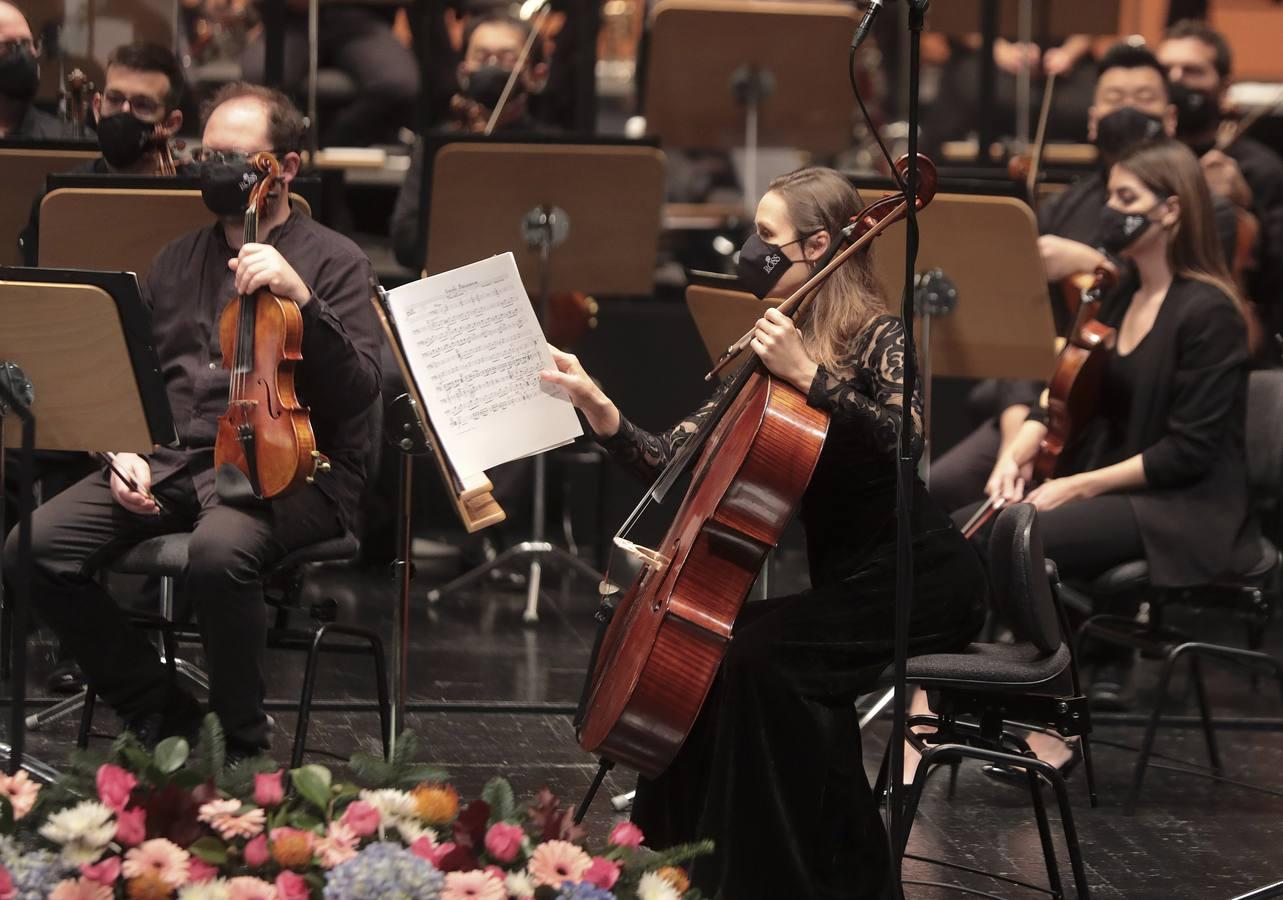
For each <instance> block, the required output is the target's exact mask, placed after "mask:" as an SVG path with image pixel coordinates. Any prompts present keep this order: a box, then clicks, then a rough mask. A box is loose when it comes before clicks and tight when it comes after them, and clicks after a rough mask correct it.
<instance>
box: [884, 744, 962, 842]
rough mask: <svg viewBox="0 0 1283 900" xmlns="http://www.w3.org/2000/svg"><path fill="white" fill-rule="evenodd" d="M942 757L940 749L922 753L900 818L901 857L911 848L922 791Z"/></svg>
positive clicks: (934, 748) (927, 749)
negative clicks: (902, 836)
mask: <svg viewBox="0 0 1283 900" xmlns="http://www.w3.org/2000/svg"><path fill="white" fill-rule="evenodd" d="M946 752H948V753H950V754H952V753H953V751H946ZM888 755H889V754H888ZM940 755H942V754H941V752H940V749H939V748H938V747H927V748H926V750H925V751H923V753H922V759H921V760H919V761H918V770H917V771H916V772H914V773H913V783H912V784H910V785H909V792H908V793H907V794H906V795H905V797H904V811H903V813H902V815H901V816H900V822H901V823H902V824H903V826H904V839H903V840H902V841H901V842H900V855H901V856H903V855H904V851H905V848H906V847H908V846H909V835H910V834H911V833H912V832H913V820H914V819H915V818H917V815H918V804H919V803H920V802H921V800H922V791H923V790H924V789H925V788H926V786H927V777H928V776H929V775H930V774H931V767H932V766H934V765H935V764H936V757H937V756H940Z"/></svg>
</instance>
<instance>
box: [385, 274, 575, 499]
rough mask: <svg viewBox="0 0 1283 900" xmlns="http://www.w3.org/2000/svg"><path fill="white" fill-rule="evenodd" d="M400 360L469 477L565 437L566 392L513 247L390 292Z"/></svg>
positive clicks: (568, 434) (570, 421)
mask: <svg viewBox="0 0 1283 900" xmlns="http://www.w3.org/2000/svg"><path fill="white" fill-rule="evenodd" d="M388 307H389V309H390V310H391V312H392V317H393V319H394V320H395V322H396V326H397V330H398V331H399V332H400V335H401V344H402V346H403V347H404V348H405V354H406V358H407V359H406V361H407V363H408V364H409V367H410V372H411V374H412V375H413V376H414V380H415V382H417V383H418V386H419V390H420V392H422V394H423V402H424V404H426V406H427V412H428V416H429V418H430V419H431V420H432V424H433V426H434V428H435V429H436V432H437V436H438V438H439V439H440V441H441V444H442V449H443V450H444V451H445V453H446V455H447V456H448V457H449V458H450V461H451V463H452V464H453V465H454V468H455V471H456V472H458V474H459V475H460V476H461V477H463V478H466V477H468V476H469V475H474V474H479V473H481V472H484V471H485V470H486V469H490V468H493V467H494V466H497V465H500V464H502V463H506V462H511V461H512V460H514V459H520V458H521V457H523V456H531V455H533V454H535V453H542V452H543V451H545V450H551V449H553V448H554V447H560V446H562V445H564V444H568V443H570V442H571V441H572V440H574V439H575V438H576V437H578V436H579V435H581V434H583V429H582V428H581V427H580V425H579V419H578V417H577V416H576V415H575V411H574V407H573V406H572V405H571V403H570V398H569V397H568V396H567V395H566V392H565V391H564V390H562V389H561V388H558V387H555V386H553V385H549V384H545V383H544V382H542V381H540V380H539V372H540V370H541V369H552V368H555V366H554V365H553V361H552V354H550V353H549V352H548V344H547V342H546V341H545V340H544V336H543V331H542V330H540V328H539V320H538V319H537V318H536V317H535V311H534V307H533V306H532V305H531V303H530V298H529V296H527V294H526V289H525V287H524V286H523V285H522V283H521V274H520V273H519V272H518V271H517V262H516V260H515V258H514V257H513V255H512V254H511V253H505V254H503V255H501V256H492V257H490V258H489V259H484V260H482V261H480V262H475V263H472V264H471V265H467V266H463V267H461V268H458V269H453V270H451V271H449V272H443V273H441V274H440V275H433V276H431V277H429V278H423V279H420V280H419V281H415V282H412V283H410V284H407V285H404V286H402V287H399V288H396V289H394V290H392V291H389V292H388Z"/></svg>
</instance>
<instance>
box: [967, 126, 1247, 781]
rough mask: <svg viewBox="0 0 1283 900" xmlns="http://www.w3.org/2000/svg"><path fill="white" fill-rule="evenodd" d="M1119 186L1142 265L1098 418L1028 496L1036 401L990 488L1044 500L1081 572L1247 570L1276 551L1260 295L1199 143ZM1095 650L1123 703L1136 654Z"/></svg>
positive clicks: (1122, 220)
mask: <svg viewBox="0 0 1283 900" xmlns="http://www.w3.org/2000/svg"><path fill="white" fill-rule="evenodd" d="M1108 191H1109V200H1108V204H1107V205H1106V206H1105V208H1104V209H1103V210H1102V211H1101V213H1100V240H1101V243H1102V244H1103V245H1104V247H1105V248H1106V249H1107V250H1108V251H1109V252H1110V253H1111V254H1113V255H1116V256H1118V257H1120V258H1121V259H1123V260H1125V261H1126V262H1127V263H1128V264H1129V268H1128V272H1127V273H1125V275H1124V278H1123V281H1122V282H1121V283H1120V289H1119V290H1118V291H1116V292H1115V293H1114V294H1113V295H1112V299H1107V300H1106V302H1105V304H1104V308H1103V309H1102V311H1101V313H1100V315H1099V316H1098V317H1097V318H1098V319H1099V320H1100V321H1101V322H1103V323H1104V324H1105V325H1109V326H1111V327H1113V328H1115V329H1117V341H1116V344H1115V345H1114V347H1113V348H1111V349H1110V350H1109V352H1108V356H1107V363H1106V374H1105V376H1104V379H1103V385H1102V388H1101V396H1100V401H1099V404H1098V406H1097V410H1096V416H1095V418H1094V419H1093V420H1092V421H1091V422H1090V423H1089V425H1088V427H1087V431H1086V433H1085V434H1083V435H1081V436H1075V441H1076V447H1077V448H1078V449H1077V450H1076V452H1074V453H1072V454H1067V455H1062V456H1061V458H1060V465H1061V468H1060V471H1061V472H1062V473H1064V474H1062V476H1061V477H1057V478H1053V479H1049V480H1047V481H1044V482H1043V483H1042V484H1041V485H1038V486H1037V487H1035V488H1033V490H1032V491H1029V492H1028V493H1026V491H1027V489H1028V488H1029V486H1030V479H1031V468H1030V467H1031V464H1032V462H1033V459H1034V456H1035V454H1036V453H1037V451H1038V447H1039V442H1040V441H1041V440H1042V438H1043V437H1044V435H1046V434H1047V425H1046V424H1045V417H1044V415H1043V414H1042V411H1041V409H1040V408H1038V407H1035V408H1034V411H1033V412H1032V413H1031V414H1030V416H1029V419H1028V421H1026V422H1025V423H1024V424H1023V425H1022V426H1021V428H1020V430H1019V432H1018V433H1017V435H1016V437H1015V439H1014V440H1013V441H1012V442H1011V443H1010V444H1009V445H1008V446H1007V448H1006V449H1005V450H1004V451H1003V453H1002V455H1001V456H1000V457H999V459H998V462H997V464H996V465H995V466H994V469H993V473H992V475H991V476H990V479H989V483H988V485H987V486H986V493H987V494H988V495H989V496H991V497H1000V498H1002V499H1003V500H1006V501H1018V500H1020V499H1022V498H1023V499H1025V500H1028V501H1029V502H1031V503H1033V504H1034V505H1035V506H1036V507H1037V508H1038V510H1039V521H1040V524H1041V526H1042V535H1043V541H1044V544H1045V547H1046V551H1047V556H1048V558H1050V559H1052V560H1054V561H1055V562H1056V565H1057V566H1058V567H1059V570H1060V575H1061V577H1062V578H1063V579H1065V580H1066V581H1067V582H1072V581H1081V580H1089V579H1091V578H1094V577H1095V576H1098V575H1100V574H1102V573H1103V572H1105V571H1106V570H1107V569H1109V568H1112V567H1113V566H1116V565H1119V564H1121V563H1124V562H1127V561H1129V560H1134V559H1144V560H1146V561H1147V562H1148V563H1149V572H1150V581H1151V583H1152V584H1153V585H1154V586H1155V587H1158V588H1181V587H1187V586H1191V585H1200V584H1208V583H1212V582H1215V581H1216V580H1217V579H1218V578H1220V577H1224V576H1242V575H1245V574H1247V573H1249V572H1251V571H1253V570H1255V569H1257V568H1259V566H1260V563H1261V546H1260V544H1261V541H1260V533H1259V527H1258V525H1257V523H1256V520H1255V518H1254V516H1253V513H1252V509H1251V503H1250V500H1249V497H1248V489H1247V463H1246V457H1245V450H1244V427H1245V424H1244V423H1245V416H1246V402H1247V373H1248V347H1247V331H1246V322H1245V318H1244V308H1245V303H1244V301H1243V298H1242V297H1241V296H1240V295H1239V293H1238V290H1237V288H1236V287H1235V285H1234V282H1233V280H1232V278H1231V277H1230V274H1229V271H1228V270H1227V269H1226V266H1225V262H1224V259H1223V257H1222V254H1221V252H1220V247H1219V246H1218V242H1217V239H1216V236H1215V234H1214V233H1213V229H1212V228H1211V224H1210V223H1211V222H1212V215H1211V195H1210V193H1209V191H1208V187H1207V183H1206V181H1205V179H1204V178H1203V173H1202V170H1201V167H1200V166H1199V162H1198V160H1197V159H1196V158H1195V156H1194V154H1193V153H1191V152H1190V151H1189V149H1188V148H1186V147H1185V146H1184V145H1183V144H1181V143H1179V142H1177V141H1174V140H1171V139H1167V138H1160V139H1157V140H1155V141H1151V142H1146V143H1143V144H1140V145H1137V146H1134V147H1132V148H1131V149H1129V150H1128V151H1126V152H1125V153H1124V154H1123V155H1122V156H1121V157H1120V158H1119V159H1118V160H1117V161H1116V162H1115V164H1114V166H1113V167H1112V168H1111V170H1110V173H1109V182H1108ZM1131 602H1132V603H1133V604H1134V603H1135V599H1134V598H1133V599H1132V601H1131ZM1097 611H1098V612H1103V611H1106V610H1097ZM1108 611H1110V612H1116V613H1119V614H1123V615H1127V614H1134V613H1135V611H1136V610H1135V608H1134V606H1133V608H1131V609H1118V608H1113V609H1110V610H1108ZM1085 655H1089V656H1090V657H1091V661H1090V663H1089V666H1090V668H1089V671H1090V672H1091V681H1092V684H1091V688H1090V689H1089V693H1090V695H1091V699H1092V701H1093V703H1094V704H1095V705H1096V706H1098V707H1100V708H1114V709H1117V708H1119V707H1120V706H1122V705H1123V703H1124V702H1125V695H1126V690H1127V683H1128V680H1129V676H1130V671H1131V666H1132V663H1133V658H1132V651H1130V650H1127V649H1122V650H1119V649H1118V648H1108V649H1107V650H1106V649H1103V648H1102V649H1096V648H1085ZM1033 737H1034V738H1035V740H1031V744H1036V746H1035V747H1034V749H1035V751H1036V752H1037V753H1038V755H1039V756H1040V757H1041V758H1042V759H1044V760H1046V761H1048V762H1051V763H1053V764H1063V763H1065V762H1067V761H1068V759H1069V748H1068V747H1066V746H1065V745H1064V744H1063V743H1062V742H1060V741H1058V740H1056V739H1055V738H1048V737H1047V736H1045V735H1041V736H1040V735H1034V736H1033Z"/></svg>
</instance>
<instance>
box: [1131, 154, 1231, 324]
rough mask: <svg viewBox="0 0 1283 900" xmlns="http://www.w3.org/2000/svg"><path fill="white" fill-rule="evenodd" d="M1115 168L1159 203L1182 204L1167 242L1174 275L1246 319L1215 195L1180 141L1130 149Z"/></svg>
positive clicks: (1192, 155) (1194, 160) (1199, 167)
mask: <svg viewBox="0 0 1283 900" xmlns="http://www.w3.org/2000/svg"><path fill="white" fill-rule="evenodd" d="M1115 165H1118V166H1122V167H1123V168H1124V169H1126V170H1127V171H1128V172H1131V173H1132V174H1133V175H1135V176H1136V177H1137V178H1138V179H1140V181H1141V183H1142V184H1144V185H1145V187H1147V188H1149V189H1150V190H1151V191H1153V192H1154V194H1155V195H1157V196H1158V197H1160V198H1165V197H1176V198H1177V200H1178V202H1179V203H1180V217H1179V218H1178V219H1177V220H1176V224H1175V225H1174V226H1173V227H1172V234H1171V237H1170V238H1169V239H1168V242H1167V263H1168V265H1169V266H1171V269H1172V274H1173V275H1177V276H1180V277H1182V278H1189V279H1192V280H1194V281H1201V282H1203V283H1205V284H1210V285H1212V286H1213V287H1215V288H1217V289H1219V290H1220V291H1222V292H1223V293H1224V294H1225V295H1226V296H1228V297H1229V298H1230V299H1231V300H1233V301H1234V305H1235V306H1236V307H1237V308H1238V311H1239V314H1240V315H1242V316H1243V317H1244V318H1245V319H1246V318H1247V310H1246V307H1245V305H1244V301H1243V297H1242V295H1241V294H1240V293H1239V290H1238V288H1237V287H1236V286H1235V284H1234V278H1233V276H1232V275H1230V271H1229V266H1228V265H1226V262H1225V248H1224V246H1223V245H1222V244H1221V239H1220V237H1219V236H1218V235H1217V232H1216V213H1215V211H1214V210H1213V208H1212V193H1211V191H1209V190H1208V188H1207V179H1206V178H1205V177H1204V176H1203V169H1202V167H1201V166H1200V165H1199V162H1198V158H1197V157H1196V156H1194V153H1193V152H1192V151H1191V150H1190V149H1189V148H1188V147H1186V146H1185V145H1184V144H1182V143H1181V142H1180V141H1177V140H1173V139H1171V138H1161V139H1158V140H1154V141H1146V142H1144V143H1141V144H1138V145H1136V146H1135V147H1132V148H1130V149H1128V150H1127V152H1125V153H1124V154H1123V155H1122V157H1121V158H1120V159H1119V160H1118V162H1117V163H1115Z"/></svg>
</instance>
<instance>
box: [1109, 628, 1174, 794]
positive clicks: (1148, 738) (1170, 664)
mask: <svg viewBox="0 0 1283 900" xmlns="http://www.w3.org/2000/svg"><path fill="white" fill-rule="evenodd" d="M1178 649H1179V648H1178ZM1178 659H1179V656H1177V654H1176V652H1175V651H1173V652H1172V653H1169V654H1168V655H1167V660H1166V661H1165V662H1164V663H1163V672H1162V674H1161V675H1160V676H1159V678H1158V694H1157V696H1156V698H1155V700H1154V709H1153V711H1152V712H1151V713H1150V715H1149V722H1148V723H1147V724H1146V725H1145V737H1144V739H1143V740H1142V741H1141V745H1140V753H1139V754H1138V755H1137V757H1136V767H1135V768H1134V769H1133V770H1132V786H1131V790H1130V791H1129V792H1128V794H1127V799H1126V800H1125V801H1124V803H1123V814H1124V815H1128V816H1131V815H1135V814H1136V801H1137V800H1138V799H1139V798H1140V789H1141V785H1142V784H1143V783H1144V781H1145V770H1146V769H1147V768H1148V767H1149V757H1150V756H1151V755H1152V754H1153V752H1154V738H1155V737H1156V736H1157V734H1158V726H1159V723H1160V722H1161V721H1162V718H1163V707H1164V706H1165V705H1166V703H1167V691H1168V688H1169V686H1170V685H1171V681H1172V671H1173V670H1174V669H1175V667H1176V662H1177V660H1178Z"/></svg>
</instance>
